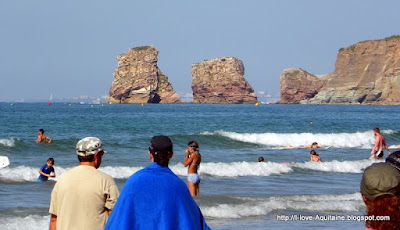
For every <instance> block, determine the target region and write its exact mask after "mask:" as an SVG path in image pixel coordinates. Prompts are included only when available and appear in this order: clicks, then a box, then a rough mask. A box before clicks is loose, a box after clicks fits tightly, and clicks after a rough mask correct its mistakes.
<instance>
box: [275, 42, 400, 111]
mask: <svg viewBox="0 0 400 230" xmlns="http://www.w3.org/2000/svg"><path fill="white" fill-rule="evenodd" d="M280 83H281V101H280V102H279V103H287V104H297V103H303V104H385V105H394V104H400V37H399V36H394V37H390V38H386V39H383V40H375V41H364V42H360V43H357V44H355V45H352V46H349V47H347V48H342V49H340V50H339V53H338V55H337V59H336V64H335V70H334V72H333V73H331V74H328V75H324V76H316V75H312V74H310V73H307V72H306V71H304V70H302V69H286V70H284V71H283V72H282V74H281V77H280Z"/></svg>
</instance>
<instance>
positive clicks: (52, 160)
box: [47, 157, 54, 165]
mask: <svg viewBox="0 0 400 230" xmlns="http://www.w3.org/2000/svg"><path fill="white" fill-rule="evenodd" d="M49 161H50V162H51V163H52V164H53V165H54V159H53V158H52V157H50V158H49V159H47V162H49Z"/></svg>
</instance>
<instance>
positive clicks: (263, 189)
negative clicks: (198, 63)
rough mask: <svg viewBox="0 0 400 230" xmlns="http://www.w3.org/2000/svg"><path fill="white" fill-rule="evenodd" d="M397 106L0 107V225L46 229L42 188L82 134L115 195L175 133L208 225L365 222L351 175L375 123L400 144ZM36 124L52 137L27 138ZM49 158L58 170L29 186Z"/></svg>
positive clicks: (178, 154)
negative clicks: (99, 153)
mask: <svg viewBox="0 0 400 230" xmlns="http://www.w3.org/2000/svg"><path fill="white" fill-rule="evenodd" d="M399 109H400V106H372V105H364V106H361V105H279V104H260V105H258V106H256V105H208V104H144V105H140V104H135V105H111V104H69V103H53V104H51V105H50V106H49V105H48V103H47V102H46V103H13V104H12V103H11V104H10V103H0V127H1V132H0V156H7V157H8V158H9V160H10V165H9V166H8V167H5V168H1V169H0V229H2V230H19V229H29V230H45V229H48V225H49V220H50V215H49V213H48V208H49V202H50V194H51V191H52V189H53V187H54V184H55V183H56V181H57V178H58V177H59V176H61V175H62V174H63V173H65V172H66V171H67V170H69V169H71V168H73V167H75V166H77V165H78V160H77V157H76V153H75V145H76V143H77V142H78V140H80V139H81V138H83V137H87V136H95V137H98V138H100V139H101V140H102V141H103V144H104V148H105V149H106V151H107V154H105V155H104V157H103V162H102V165H101V167H100V168H99V170H101V171H103V172H105V173H107V174H109V175H111V176H112V177H113V178H115V180H116V182H117V184H118V187H119V189H120V190H122V189H123V187H124V184H125V183H126V181H127V179H128V178H129V177H130V176H131V175H132V174H134V173H135V172H137V171H138V170H140V169H142V168H144V167H146V166H148V165H149V164H150V160H149V157H148V153H147V150H148V145H149V142H150V139H151V138H152V137H153V136H155V135H161V134H162V135H167V136H169V137H170V138H171V139H172V141H173V144H174V156H173V158H172V159H171V161H170V168H171V169H172V171H173V172H174V173H175V174H177V175H178V176H179V177H180V178H181V179H182V180H183V181H185V182H186V176H187V168H185V167H184V166H183V160H184V152H185V149H186V148H187V143H188V142H189V141H191V140H195V141H197V142H198V143H199V147H200V153H201V155H202V163H201V166H200V171H199V173H200V175H201V178H202V179H201V183H200V196H199V197H196V198H195V201H196V202H197V204H198V205H199V207H200V209H201V211H202V213H203V215H204V217H205V219H206V221H207V224H208V225H209V226H210V228H212V229H364V226H365V222H364V220H363V219H364V218H363V217H364V215H365V213H366V208H365V205H364V203H363V201H362V198H361V194H360V180H361V177H362V173H363V171H364V169H365V168H366V167H368V166H369V165H371V164H373V163H375V162H379V161H375V160H373V161H370V160H368V157H369V156H370V151H371V148H372V146H373V142H374V135H373V131H372V130H373V128H375V127H379V128H380V129H381V133H382V134H383V136H384V137H385V138H386V141H387V143H388V145H389V146H391V145H397V144H400V116H399V115H398V111H399ZM396 114H397V115H396ZM311 121H312V122H311ZM41 128H43V129H44V130H45V134H46V135H48V136H49V137H51V138H52V139H53V142H52V143H51V144H37V143H36V142H35V141H36V137H37V132H38V130H39V129H41ZM312 142H318V145H320V146H322V147H323V148H318V149H315V150H316V151H317V153H318V154H319V155H320V156H321V158H322V160H323V162H310V161H309V160H310V159H309V152H310V149H305V148H302V146H304V145H310V144H311V143H312ZM289 146H291V147H290V148H289ZM392 151H395V150H394V149H393V150H392ZM49 157H53V158H54V159H55V171H56V175H57V177H56V178H55V179H54V180H50V181H48V182H42V183H40V182H36V180H37V178H38V175H39V173H38V171H39V169H40V167H41V166H42V165H43V164H45V163H46V160H47V159H48V158H49ZM259 157H264V159H265V162H263V163H259V162H258V158H259ZM384 157H387V153H386V152H385V156H384ZM382 161H384V160H382Z"/></svg>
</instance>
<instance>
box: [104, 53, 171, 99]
mask: <svg viewBox="0 0 400 230" xmlns="http://www.w3.org/2000/svg"><path fill="white" fill-rule="evenodd" d="M157 56H158V50H157V49H156V48H154V46H141V47H136V48H132V49H130V50H128V51H127V52H126V53H124V54H121V55H119V56H118V57H117V60H118V67H117V69H116V70H115V72H114V81H113V82H112V84H111V88H110V91H109V99H108V100H109V102H110V103H121V104H129V103H177V102H179V96H178V94H177V93H176V92H175V91H174V89H173V88H172V86H171V84H170V83H169V81H168V77H167V76H166V75H164V74H163V73H162V72H161V70H160V69H159V68H158V66H157V61H158V59H157Z"/></svg>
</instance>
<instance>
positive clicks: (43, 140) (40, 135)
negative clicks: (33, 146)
mask: <svg viewBox="0 0 400 230" xmlns="http://www.w3.org/2000/svg"><path fill="white" fill-rule="evenodd" d="M36 142H37V143H49V144H50V143H51V138H50V137H48V136H46V135H44V129H39V131H38V136H37V139H36Z"/></svg>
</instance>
